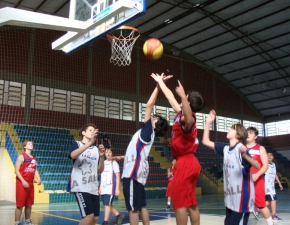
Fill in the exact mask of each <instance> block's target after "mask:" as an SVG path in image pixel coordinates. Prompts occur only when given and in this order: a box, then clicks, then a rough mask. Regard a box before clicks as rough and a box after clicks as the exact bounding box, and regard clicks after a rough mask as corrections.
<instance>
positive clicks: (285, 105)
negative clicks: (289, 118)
mask: <svg viewBox="0 0 290 225" xmlns="http://www.w3.org/2000/svg"><path fill="white" fill-rule="evenodd" d="M287 106H288V107H289V103H288V104H284V105H277V106H273V107H267V108H261V109H258V108H257V109H258V110H259V111H264V110H268V109H277V108H282V107H287Z"/></svg>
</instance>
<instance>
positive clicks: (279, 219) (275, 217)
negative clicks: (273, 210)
mask: <svg viewBox="0 0 290 225" xmlns="http://www.w3.org/2000/svg"><path fill="white" fill-rule="evenodd" d="M281 220H282V219H281V218H280V217H279V216H278V215H277V214H275V215H274V216H273V221H281Z"/></svg>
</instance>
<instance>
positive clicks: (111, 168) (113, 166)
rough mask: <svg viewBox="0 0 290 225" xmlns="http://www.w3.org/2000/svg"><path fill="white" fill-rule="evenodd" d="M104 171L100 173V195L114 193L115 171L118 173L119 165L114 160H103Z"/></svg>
mask: <svg viewBox="0 0 290 225" xmlns="http://www.w3.org/2000/svg"><path fill="white" fill-rule="evenodd" d="M104 165H105V167H104V171H103V172H102V174H101V186H102V188H101V190H102V192H101V195H115V192H116V181H117V180H116V179H117V177H116V173H120V168H119V165H118V163H117V162H116V161H108V160H105V162H104Z"/></svg>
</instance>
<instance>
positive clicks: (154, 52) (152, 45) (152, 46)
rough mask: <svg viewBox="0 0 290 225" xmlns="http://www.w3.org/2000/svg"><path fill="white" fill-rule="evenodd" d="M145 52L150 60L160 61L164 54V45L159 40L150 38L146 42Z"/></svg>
mask: <svg viewBox="0 0 290 225" xmlns="http://www.w3.org/2000/svg"><path fill="white" fill-rule="evenodd" d="M143 52H144V55H145V56H146V57H147V58H148V59H153V60H156V59H159V58H160V57H161V56H162V54H163V45H162V43H161V41H159V40H158V39H157V38H150V39H148V40H147V41H145V43H144V45H143Z"/></svg>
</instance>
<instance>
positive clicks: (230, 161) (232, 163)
mask: <svg viewBox="0 0 290 225" xmlns="http://www.w3.org/2000/svg"><path fill="white" fill-rule="evenodd" d="M241 146H242V144H241V143H238V144H237V145H236V146H235V148H234V149H233V150H230V149H229V146H228V145H226V146H225V147H224V150H223V151H224V168H223V173H224V192H225V206H226V207H227V208H229V209H231V210H233V211H235V212H241V213H247V212H252V211H253V209H254V183H253V180H252V176H251V172H250V170H248V171H246V170H245V168H244V167H243V165H242V156H241V154H240V152H239V147H241Z"/></svg>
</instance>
